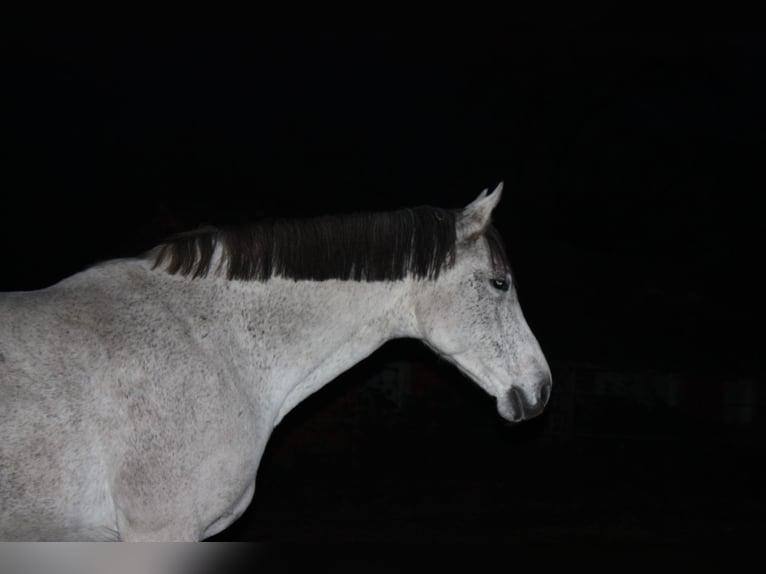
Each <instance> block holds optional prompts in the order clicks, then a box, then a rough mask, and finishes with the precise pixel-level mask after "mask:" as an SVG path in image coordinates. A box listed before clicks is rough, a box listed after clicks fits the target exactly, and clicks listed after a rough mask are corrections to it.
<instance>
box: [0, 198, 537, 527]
mask: <svg viewBox="0 0 766 574" xmlns="http://www.w3.org/2000/svg"><path fill="white" fill-rule="evenodd" d="M500 192H501V189H500V187H498V189H496V190H495V191H494V192H493V193H492V194H489V195H487V194H486V192H484V193H482V195H481V196H480V197H479V198H478V199H477V200H476V201H475V202H473V203H472V204H471V205H469V206H468V207H467V208H465V209H464V210H463V213H462V215H461V216H460V217H459V220H458V229H457V235H458V243H457V250H456V258H455V262H454V265H453V266H451V267H449V268H446V269H444V270H443V271H442V272H441V274H440V275H439V278H438V279H437V280H428V279H413V278H404V279H402V280H397V281H380V282H356V281H340V280H326V281H296V280H293V279H283V278H271V279H269V280H267V281H241V280H229V279H227V278H225V277H223V276H222V275H221V274H215V273H214V274H211V275H210V276H208V277H203V278H196V279H191V278H189V277H184V276H180V275H171V274H169V273H167V272H165V271H163V270H161V269H152V264H151V261H149V260H147V259H130V260H117V261H110V262H107V263H103V264H100V265H97V266H94V267H92V268H90V269H88V270H86V271H83V272H82V273H79V274H77V275H74V276H72V277H70V278H68V279H66V280H64V281H61V282H60V283H58V284H56V285H54V286H52V287H49V288H47V289H43V290H40V291H34V292H27V293H21V292H19V293H4V294H2V295H0V433H1V436H2V441H0V539H3V540H91V539H92V540H109V539H120V540H200V539H203V538H206V537H209V536H212V535H214V534H216V533H217V532H219V531H221V530H223V529H224V528H226V527H227V526H228V525H229V524H231V523H232V522H233V521H234V520H235V519H236V518H237V517H238V516H239V515H240V514H241V513H242V512H243V511H244V510H245V508H246V507H247V506H248V504H249V503H250V500H251V499H252V496H253V492H254V488H255V477H256V472H257V469H258V464H259V461H260V459H261V456H262V454H263V451H264V449H265V446H266V443H267V441H268V439H269V436H270V434H271V432H272V429H273V428H274V427H275V426H276V425H277V424H278V423H279V421H280V420H281V419H282V418H283V417H284V416H285V414H287V413H288V412H289V411H290V410H291V409H292V408H293V407H295V406H296V405H297V404H298V403H300V402H301V401H302V400H303V399H305V398H306V397H307V396H309V395H310V394H311V393H313V392H315V391H317V390H318V389H320V388H321V387H322V386H323V385H325V384H326V383H328V382H329V381H331V380H332V379H333V378H335V377H336V376H337V375H338V374H340V373H342V372H343V371H345V370H346V369H348V368H350V367H351V366H352V365H354V364H355V363H357V362H359V361H360V360H362V359H363V358H365V357H366V356H368V355H369V354H370V353H372V352H373V351H374V350H375V349H377V348H378V347H379V346H381V345H382V344H383V343H384V342H386V341H388V340H390V339H392V338H397V337H415V338H418V339H421V340H423V341H424V342H425V343H426V344H427V345H429V346H430V347H431V348H433V349H434V350H435V351H436V352H437V353H439V354H441V355H443V356H444V357H445V358H447V359H448V360H449V361H451V362H453V363H454V364H455V365H457V366H458V368H460V369H461V370H462V371H463V372H464V373H466V374H467V375H468V376H469V377H470V378H471V379H472V380H474V381H475V382H476V383H478V384H479V385H480V386H481V387H482V388H483V389H484V390H485V391H487V392H488V393H490V394H491V395H493V396H494V397H496V398H497V405H498V410H499V413H500V414H501V415H502V416H503V417H505V418H507V419H508V420H513V421H518V420H521V419H523V418H526V417H529V416H534V415H535V414H537V413H539V412H540V410H541V409H542V407H543V406H544V404H545V402H546V401H547V398H548V395H549V389H550V371H549V369H548V365H547V363H546V361H545V358H544V356H543V353H542V351H541V350H540V347H539V345H538V343H537V341H536V340H535V338H534V336H533V335H532V332H531V331H530V329H529V327H528V326H527V324H526V322H525V320H524V317H523V314H522V312H521V308H520V306H519V304H518V300H517V299H516V294H515V290H514V288H513V286H512V285H510V281H511V278H510V276H509V275H508V274H507V271H506V270H504V269H496V268H493V267H492V262H491V259H490V257H489V252H488V247H487V244H486V241H484V240H483V238H482V230H483V229H484V228H485V226H486V225H487V224H488V222H489V219H490V214H491V212H492V210H493V208H494V207H495V205H496V204H497V202H498V201H499V199H500ZM217 255H218V256H220V253H218V254H217Z"/></svg>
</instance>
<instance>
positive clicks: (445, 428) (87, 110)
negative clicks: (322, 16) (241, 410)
mask: <svg viewBox="0 0 766 574" xmlns="http://www.w3.org/2000/svg"><path fill="white" fill-rule="evenodd" d="M339 22H340V21H339ZM339 22H336V24H337V25H336V26H333V27H331V28H330V27H327V26H325V25H319V24H303V25H298V24H295V23H294V22H288V23H284V22H283V23H281V24H280V25H277V24H276V23H273V22H271V21H270V20H268V19H266V18H262V19H260V20H258V22H257V24H253V25H252V26H251V25H250V24H251V21H248V22H246V23H243V22H240V23H239V24H238V25H237V26H235V27H232V26H231V25H227V26H219V27H215V26H213V25H208V26H190V25H189V26H187V25H185V24H183V25H182V24H180V23H176V24H175V25H173V26H169V27H166V28H160V27H157V28H156V29H155V30H153V31H145V30H141V31H138V29H136V30H134V31H133V32H131V33H126V32H124V31H119V32H118V31H116V30H111V29H109V28H108V27H106V26H102V27H98V26H93V27H90V29H89V30H88V31H87V32H83V31H80V30H78V31H77V32H75V31H74V30H73V29H69V28H67V27H64V26H62V27H58V28H43V27H40V28H35V27H32V28H31V29H30V30H24V31H23V33H19V34H16V35H14V36H13V41H12V42H11V44H10V48H9V49H8V50H7V51H6V52H5V57H4V64H3V75H4V81H3V83H4V88H3V91H4V92H5V95H4V99H5V104H4V105H3V109H2V115H1V116H0V117H1V118H2V137H3V146H2V147H3V149H4V151H3V159H2V162H3V165H2V184H1V185H2V203H1V204H0V205H1V208H0V218H1V220H0V223H1V226H0V234H1V235H0V240H1V243H0V245H2V269H1V271H0V273H1V274H0V288H2V289H3V290H19V289H33V288H40V287H44V286H47V285H50V284H52V283H54V282H56V281H58V280H60V279H62V278H63V277H65V276H67V275H70V274H72V273H74V272H76V271H78V270H80V269H82V268H84V267H86V266H88V265H90V264H93V263H95V262H96V261H99V260H102V259H106V258H111V257H117V256H126V255H134V254H137V253H139V252H141V251H142V250H144V249H146V248H148V247H150V246H152V245H154V244H156V243H157V242H159V241H160V240H162V239H163V238H164V237H166V236H167V235H168V234H170V233H172V232H175V231H180V230H185V229H189V228H192V227H195V226H197V225H199V224H205V223H212V224H226V223H233V222H244V221H250V220H255V219H257V218H259V217H262V216H290V217H307V216H311V215H319V214H327V213H336V212H351V211H359V210H376V211H377V210H386V209H394V208H399V207H405V206H413V205H421V204H431V205H438V206H441V207H454V208H457V207H461V206H463V205H465V204H467V203H468V202H470V201H471V200H472V199H473V198H474V197H475V196H476V195H477V194H478V193H479V192H480V191H481V190H482V189H483V188H485V187H493V186H494V185H495V184H496V183H497V182H498V181H501V180H503V181H505V194H504V197H503V200H502V202H501V204H500V206H499V207H498V209H497V211H496V213H495V217H494V220H495V224H496V226H497V227H498V228H499V229H500V231H501V233H502V235H503V237H504V239H505V242H506V245H507V247H508V250H509V253H510V257H511V261H512V264H513V266H514V271H515V273H516V275H517V277H518V282H519V290H520V297H521V302H522V306H523V308H524V311H525V314H526V316H527V319H528V322H529V324H530V326H531V327H532V329H533V331H534V332H535V333H536V335H537V336H538V339H539V340H540V343H541V345H542V347H543V350H544V351H545V353H546V356H547V357H548V360H549V363H550V365H551V367H552V369H553V376H554V392H553V396H552V399H551V403H550V405H549V408H548V409H547V412H546V413H545V414H544V415H543V416H541V417H539V418H538V419H536V420H533V421H530V422H528V423H525V424H523V425H520V426H516V427H508V426H505V425H504V424H503V423H502V421H501V420H500V419H499V417H498V415H497V414H496V412H495V409H494V405H493V402H492V401H491V400H489V398H488V397H485V396H484V395H483V394H482V392H481V391H480V390H479V389H478V388H477V387H475V386H474V385H472V384H471V383H470V382H468V381H467V380H465V379H463V378H462V377H461V376H460V375H459V374H458V373H457V372H456V371H455V370H454V369H453V368H452V367H450V366H448V365H446V364H445V363H443V362H440V361H439V360H438V359H437V358H436V357H435V356H433V355H432V354H430V353H429V352H428V351H427V350H426V349H425V348H424V347H422V345H420V344H419V343H416V342H413V341H397V342H393V343H390V344H388V345H386V346H385V347H384V348H383V349H381V350H380V351H379V352H378V353H376V354H375V355H373V356H372V357H371V358H370V359H368V360H366V361H364V362H363V363H361V364H359V365H357V366H356V367H354V368H353V369H352V370H351V371H349V372H347V373H345V374H344V375H342V376H341V377H340V378H339V379H338V380H337V381H335V382H333V383H332V384H331V385H329V386H328V387H326V388H325V389H324V390H323V391H321V392H320V393H318V394H317V395H315V396H313V397H312V398H310V399H309V400H308V401H306V402H305V403H304V404H302V405H301V406H299V407H298V408H297V409H296V410H295V411H294V412H293V413H292V414H291V415H290V416H289V417H288V418H287V419H286V420H285V421H284V423H283V424H282V425H280V427H278V429H277V430H276V433H275V435H274V436H273V438H272V441H271V443H270V445H269V448H268V451H267V453H266V456H265V458H264V461H263V465H262V467H261V470H260V473H259V478H258V488H257V489H256V495H255V499H254V502H253V504H252V505H251V507H250V509H249V510H248V512H247V513H246V514H245V515H244V516H243V517H242V518H241V519H240V520H239V521H238V522H237V523H236V524H235V525H233V526H232V527H230V528H229V529H228V530H226V531H225V532H223V533H222V534H220V535H219V536H217V537H216V540H252V541H259V542H264V543H272V542H279V541H294V540H301V541H308V540H326V541H355V542H361V541H381V540H382V541H414V542H418V541H422V540H429V541H437V542H444V541H446V542H484V541H490V542H492V543H493V544H494V543H497V542H505V543H509V544H510V543H513V542H516V541H521V542H525V543H526V542H529V543H535V542H539V543H541V544H544V545H546V546H548V547H551V548H556V547H557V545H559V546H561V547H570V546H571V547H582V546H588V545H605V546H610V547H620V545H628V546H631V545H644V544H654V543H674V544H680V545H682V546H683V545H687V546H688V547H690V548H692V547H694V548H696V547H703V546H704V545H705V544H707V543H709V542H713V541H720V540H721V539H727V540H745V539H749V538H751V537H753V536H754V535H755V534H754V533H755V532H756V531H757V529H758V527H759V526H760V524H761V523H762V522H763V518H764V516H765V515H764V510H765V509H766V506H765V504H766V500H764V496H763V493H762V486H761V485H762V484H763V482H764V481H763V479H764V476H763V470H762V469H761V465H760V459H761V457H762V455H763V442H762V441H761V436H760V435H761V434H762V431H763V428H764V409H763V401H764V399H763V393H764V390H763V389H764V387H763V385H764V365H763V360H762V358H761V357H762V355H761V345H762V336H761V329H760V327H761V324H762V323H761V316H760V314H759V313H758V307H759V306H760V297H761V292H762V290H763V285H762V279H761V278H760V267H761V264H760V261H761V259H762V257H761V254H760V252H761V248H760V243H761V242H760V235H761V221H762V217H763V212H762V211H761V209H760V208H759V207H757V205H756V203H755V199H756V198H757V196H758V195H760V193H761V192H762V189H763V182H762V181H761V180H762V177H761V173H762V171H763V166H762V161H761V159H762V155H763V150H764V146H763V143H764V142H763V140H764V135H763V134H764V112H763V102H764V101H766V99H765V96H766V87H765V85H764V59H763V57H764V49H763V48H764V45H763V40H762V34H761V32H760V31H759V29H758V27H757V26H756V25H755V22H754V21H750V20H749V19H748V18H747V17H745V16H743V17H741V18H736V19H735V18H723V17H720V15H716V16H711V17H709V18H697V19H689V18H687V17H671V16H669V15H663V16H662V17H659V16H652V17H648V16H642V15H637V14H629V13H626V14H624V15H622V16H620V17H584V16H578V17H574V16H573V15H571V14H559V15H558V16H557V17H552V16H551V15H546V16H545V17H541V16H538V17H531V16H519V15H517V16H513V15H506V16H503V17H498V18H497V19H496V20H494V21H493V22H492V24H491V25H489V24H487V23H484V24H482V25H481V26H470V25H468V24H467V23H463V24H462V25H461V26H457V27H454V26H452V27H449V26H447V25H446V24H441V23H437V22H435V21H431V22H430V23H429V25H428V26H426V27H422V26H415V25H413V26H412V27H411V28H410V29H403V28H401V27H386V26H383V25H380V26H374V24H375V23H376V17H375V16H374V15H368V16H367V17H366V18H364V19H357V20H352V21H349V23H348V24H347V25H342V24H341V23H339ZM352 22H353V23H352Z"/></svg>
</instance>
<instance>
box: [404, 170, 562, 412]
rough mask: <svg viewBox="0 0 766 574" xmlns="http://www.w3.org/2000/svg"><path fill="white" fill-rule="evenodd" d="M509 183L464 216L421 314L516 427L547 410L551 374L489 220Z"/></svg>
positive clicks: (441, 345)
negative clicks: (449, 261) (450, 261)
mask: <svg viewBox="0 0 766 574" xmlns="http://www.w3.org/2000/svg"><path fill="white" fill-rule="evenodd" d="M501 193H502V183H501V184H500V185H498V186H497V188H496V189H495V190H494V191H493V192H492V193H490V194H489V195H487V190H485V191H484V192H483V193H482V194H481V195H480V196H479V197H478V198H477V199H476V200H475V201H474V202H472V203H471V204H470V205H468V206H467V207H466V208H465V209H463V210H462V212H461V213H460V214H459V215H458V217H457V244H456V249H455V261H454V265H453V266H451V267H449V268H448V269H444V270H443V271H442V273H441V274H440V275H439V278H438V279H437V280H436V281H433V282H424V284H423V285H422V286H423V287H424V289H423V290H422V291H421V292H420V295H419V296H418V298H417V300H416V306H415V312H416V316H417V321H418V325H419V327H420V332H421V334H422V335H423V340H424V342H425V343H426V344H427V345H429V346H430V347H432V348H434V349H435V350H436V351H437V352H438V353H439V354H440V355H442V356H444V357H445V358H446V359H448V360H449V361H451V362H452V363H454V364H455V365H457V367H458V368H459V369H460V370H461V371H463V372H464V373H465V374H466V375H468V377H470V378H471V379H472V380H474V381H475V382H476V383H478V385H479V386H480V387H482V388H483V389H484V390H485V391H487V392H488V393H489V394H490V395H492V396H494V397H495V398H496V399H497V408H498V411H499V412H500V415H501V416H502V417H503V418H505V419H507V420H509V421H513V422H518V421H521V420H523V419H528V418H531V417H533V416H536V415H538V414H539V413H540V412H542V410H543V407H544V406H545V404H546V403H547V401H548V397H549V395H550V390H551V372H550V369H549V367H548V363H547V362H546V360H545V356H544V355H543V352H542V350H541V349H540V345H539V344H538V342H537V340H536V339H535V336H534V335H533V334H532V331H531V330H530V328H529V326H528V325H527V322H526V320H525V319H524V314H523V313H522V311H521V306H520V305H519V299H518V296H517V293H516V289H515V286H514V283H513V278H512V276H511V273H510V269H509V267H508V265H507V261H506V259H505V255H504V252H503V248H502V244H501V242H500V239H499V237H498V236H497V232H496V231H495V230H494V228H493V227H492V226H491V225H490V215H491V213H492V210H493V209H494V208H495V206H496V205H497V203H498V202H499V201H500V195H501Z"/></svg>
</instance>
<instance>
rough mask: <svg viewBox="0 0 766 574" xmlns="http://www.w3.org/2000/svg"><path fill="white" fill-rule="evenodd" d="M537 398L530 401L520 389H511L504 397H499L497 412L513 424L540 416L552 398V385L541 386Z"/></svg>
mask: <svg viewBox="0 0 766 574" xmlns="http://www.w3.org/2000/svg"><path fill="white" fill-rule="evenodd" d="M539 389H540V390H539V391H538V393H537V395H538V396H537V397H535V399H534V400H530V399H529V397H528V396H527V394H526V393H525V392H524V391H522V390H521V389H520V388H519V387H511V388H510V389H509V390H508V392H507V393H506V395H505V396H504V397H498V399H497V410H498V412H499V413H500V416H501V417H503V418H504V419H505V420H507V421H508V422H511V423H519V422H521V421H524V420H528V419H531V418H534V417H536V416H538V415H539V414H540V413H542V412H543V410H544V409H545V405H546V404H547V403H548V398H549V397H550V389H551V385H550V383H544V384H542V385H540V387H539Z"/></svg>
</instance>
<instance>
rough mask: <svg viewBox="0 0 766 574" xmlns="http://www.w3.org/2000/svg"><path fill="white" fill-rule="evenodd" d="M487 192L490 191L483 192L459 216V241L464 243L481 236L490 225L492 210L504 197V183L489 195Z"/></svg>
mask: <svg viewBox="0 0 766 574" xmlns="http://www.w3.org/2000/svg"><path fill="white" fill-rule="evenodd" d="M487 191H489V189H485V190H484V191H482V192H481V193H480V194H479V197H477V198H476V199H474V200H473V201H472V202H471V203H469V204H468V205H467V206H466V207H464V208H463V211H462V212H461V213H460V215H459V216H458V220H457V238H458V241H463V240H465V239H470V238H471V237H474V236H476V235H479V234H480V233H482V232H483V231H484V229H485V228H486V227H487V225H489V221H490V218H491V216H492V210H493V209H495V207H496V206H497V204H498V203H499V202H500V196H502V195H503V182H502V181H501V182H500V183H499V184H498V185H497V187H496V188H495V189H494V190H493V191H492V193H490V194H489V195H488V194H487Z"/></svg>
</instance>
